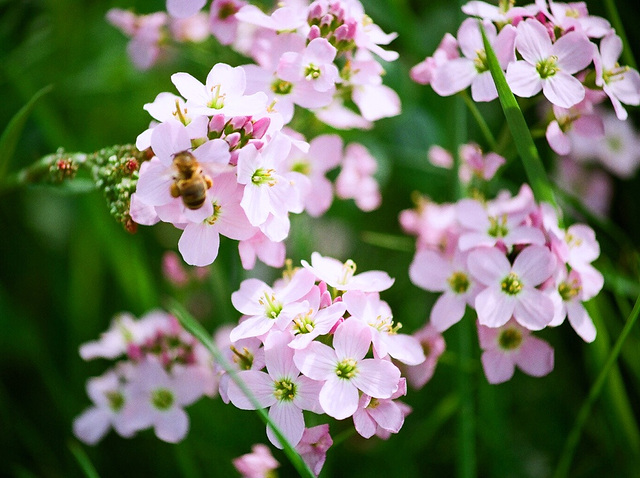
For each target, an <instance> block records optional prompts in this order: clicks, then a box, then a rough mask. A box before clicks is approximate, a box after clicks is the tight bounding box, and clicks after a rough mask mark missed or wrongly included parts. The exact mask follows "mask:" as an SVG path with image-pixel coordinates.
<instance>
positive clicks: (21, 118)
mask: <svg viewBox="0 0 640 478" xmlns="http://www.w3.org/2000/svg"><path fill="white" fill-rule="evenodd" d="M52 89H53V85H49V86H45V87H44V88H42V89H41V90H40V91H38V92H37V93H36V94H35V95H33V96H32V97H31V99H30V100H29V102H28V103H27V104H26V105H24V106H23V107H22V108H20V111H18V112H17V113H16V114H15V116H14V117H13V118H11V121H9V124H8V125H7V128H6V129H5V130H4V131H3V132H2V136H0V183H1V182H2V181H3V180H4V178H5V176H6V175H7V172H8V171H9V164H10V162H11V158H12V157H13V153H15V150H16V146H17V145H18V140H19V139H20V135H21V134H22V130H23V129H24V126H25V124H26V123H27V118H29V115H30V114H31V111H32V110H33V108H34V107H35V105H36V103H37V102H38V100H39V99H40V98H42V97H43V96H44V95H46V94H47V93H49V92H50V91H51V90H52Z"/></svg>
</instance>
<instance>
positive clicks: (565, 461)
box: [553, 296, 640, 478]
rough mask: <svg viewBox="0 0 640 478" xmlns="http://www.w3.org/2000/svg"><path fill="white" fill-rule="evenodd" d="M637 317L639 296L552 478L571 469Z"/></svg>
mask: <svg viewBox="0 0 640 478" xmlns="http://www.w3.org/2000/svg"><path fill="white" fill-rule="evenodd" d="M638 315H640V296H639V297H638V299H637V300H636V303H635V305H634V306H633V310H632V311H631V314H630V315H629V317H628V318H627V322H626V324H625V326H624V328H623V329H622V332H621V333H620V335H619V336H618V340H616V343H615V344H614V346H613V348H612V349H611V352H610V354H609V357H607V361H606V362H605V363H604V365H603V367H602V370H600V373H599V374H598V377H597V379H596V381H595V382H594V383H593V385H592V386H591V390H589V395H588V396H587V399H586V400H585V401H584V403H583V404H582V406H581V407H580V411H579V412H578V416H577V417H576V421H575V423H574V424H573V428H572V429H571V432H570V433H569V436H568V437H567V440H566V442H565V444H564V448H563V450H562V454H561V455H560V460H559V462H558V467H557V468H556V471H555V473H554V475H553V476H554V478H563V477H566V476H568V473H569V468H570V467H571V461H572V460H573V455H574V453H575V450H576V447H577V446H578V442H579V441H580V435H581V434H582V429H583V428H584V425H585V423H586V422H587V419H588V418H589V414H590V413H591V408H592V407H593V404H594V403H595V401H596V400H597V399H598V397H599V396H600V392H601V391H602V388H603V386H604V384H605V381H606V379H607V376H608V375H609V372H610V371H611V369H612V367H613V365H614V364H615V362H616V360H617V358H618V355H620V351H621V350H622V345H623V344H624V342H625V340H626V339H627V337H628V336H629V333H630V332H631V329H632V328H633V326H634V324H635V322H636V320H637V319H638Z"/></svg>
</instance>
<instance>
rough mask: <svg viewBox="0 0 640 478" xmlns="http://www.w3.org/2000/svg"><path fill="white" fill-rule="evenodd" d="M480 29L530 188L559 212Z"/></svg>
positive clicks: (499, 68) (525, 127)
mask: <svg viewBox="0 0 640 478" xmlns="http://www.w3.org/2000/svg"><path fill="white" fill-rule="evenodd" d="M478 25H479V26H480V31H481V32H482V40H483V42H484V49H485V52H486V54H487V64H488V66H489V70H490V71H491V76H492V77H493V81H494V82H495V84H496V89H497V90H498V97H499V98H500V105H501V106H502V110H503V111H504V115H505V117H506V119H507V124H508V125H509V129H510V130H511V135H512V136H513V141H514V143H515V145H516V148H517V149H518V154H519V155H520V158H521V159H522V164H523V165H524V169H525V172H526V174H527V178H528V179H529V183H530V184H531V189H532V190H533V194H534V196H535V198H536V199H537V200H538V201H544V202H548V203H550V204H551V205H553V206H554V207H555V208H556V209H557V208H558V205H557V203H556V199H555V196H554V194H553V189H552V188H551V184H550V182H549V179H548V178H547V173H546V172H545V169H544V165H543V164H542V161H541V160H540V156H539V155H538V150H537V149H536V145H535V144H534V142H533V138H532V137H531V132H530V131H529V127H528V126H527V122H526V121H525V119H524V116H523V114H522V111H521V110H520V106H518V102H517V101H516V98H515V96H513V93H512V92H511V89H510V88H509V85H508V84H507V80H506V78H505V76H504V72H503V71H502V68H501V67H500V63H498V58H497V57H496V54H495V52H494V51H493V48H492V47H491V44H490V43H489V39H488V38H487V34H486V32H485V30H484V26H483V25H482V22H478Z"/></svg>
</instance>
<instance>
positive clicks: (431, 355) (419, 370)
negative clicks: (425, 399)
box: [402, 324, 445, 389]
mask: <svg viewBox="0 0 640 478" xmlns="http://www.w3.org/2000/svg"><path fill="white" fill-rule="evenodd" d="M413 336H414V337H415V338H416V339H417V340H418V342H420V345H421V346H422V351H423V352H424V355H425V356H426V357H427V359H426V360H425V361H424V362H422V363H421V364H418V365H412V366H404V367H402V369H403V370H404V373H405V375H406V377H407V381H408V382H409V385H411V386H412V387H413V388H416V389H420V388H422V387H424V385H425V384H426V383H427V382H428V381H429V380H431V377H433V373H434V372H435V369H436V365H437V364H438V359H439V358H440V356H441V355H442V354H443V353H444V350H445V342H444V338H443V337H442V334H441V333H440V332H438V331H437V330H436V328H435V327H434V326H433V325H432V324H426V325H425V326H424V327H422V328H421V329H420V330H418V331H417V332H416V333H414V334H413Z"/></svg>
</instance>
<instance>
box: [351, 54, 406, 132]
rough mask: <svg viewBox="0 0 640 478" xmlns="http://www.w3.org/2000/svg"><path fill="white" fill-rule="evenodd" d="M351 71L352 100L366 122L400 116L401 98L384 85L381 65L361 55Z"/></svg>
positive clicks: (354, 62) (352, 65) (356, 59)
mask: <svg viewBox="0 0 640 478" xmlns="http://www.w3.org/2000/svg"><path fill="white" fill-rule="evenodd" d="M351 71H352V74H351V76H350V77H349V83H350V84H351V85H352V87H353V93H352V95H351V99H352V100H353V102H354V103H355V104H356V106H357V107H358V109H359V110H360V113H361V114H362V117H363V118H364V119H365V120H367V121H377V120H379V119H381V118H389V117H391V116H396V115H398V114H400V111H401V105H400V97H399V96H398V94H397V93H396V92H395V91H394V90H392V89H391V88H389V87H388V86H385V85H383V84H382V78H381V75H382V74H383V72H384V69H383V68H382V66H381V65H380V63H378V62H377V61H375V60H374V59H373V58H372V57H371V56H370V55H365V54H359V55H357V57H356V58H355V59H354V60H352V62H351Z"/></svg>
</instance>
